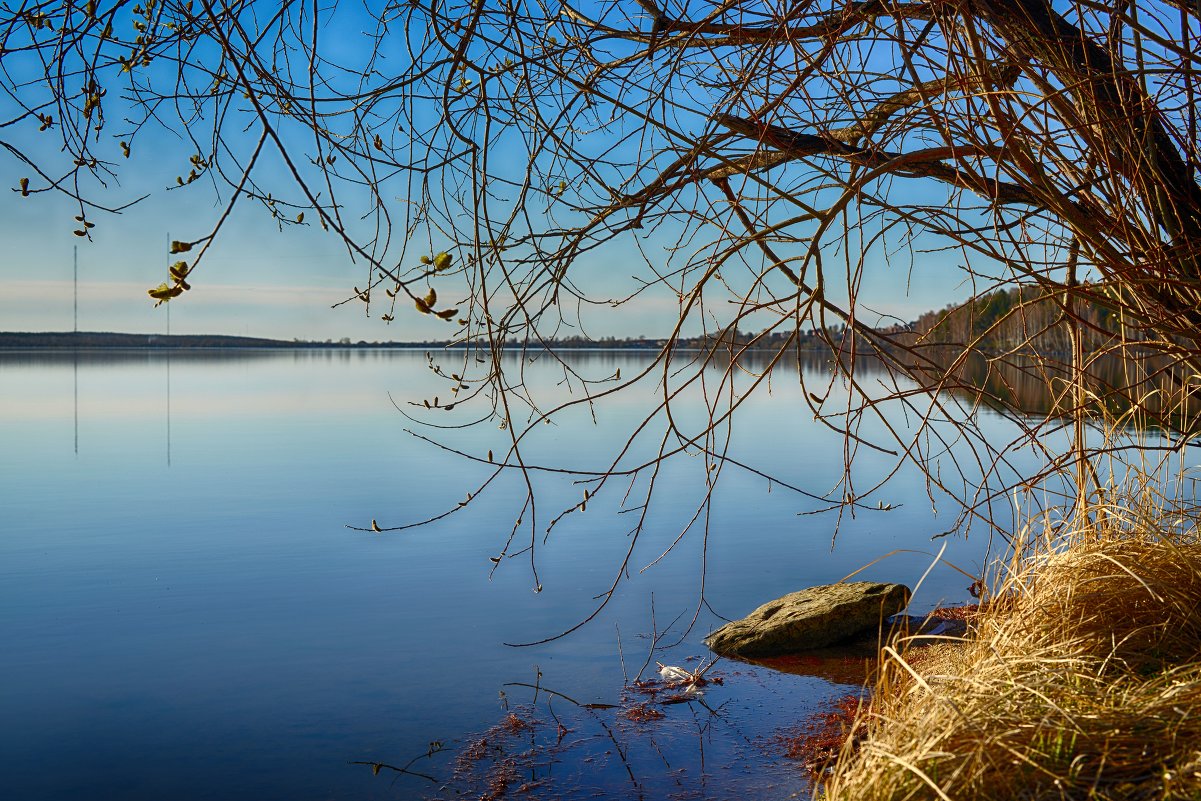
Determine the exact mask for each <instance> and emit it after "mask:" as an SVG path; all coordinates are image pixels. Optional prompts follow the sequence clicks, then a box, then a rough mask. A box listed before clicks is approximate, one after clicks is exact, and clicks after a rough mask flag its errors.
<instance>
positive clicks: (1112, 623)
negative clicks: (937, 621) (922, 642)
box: [823, 503, 1201, 801]
mask: <svg viewBox="0 0 1201 801" xmlns="http://www.w3.org/2000/svg"><path fill="white" fill-rule="evenodd" d="M1093 512H1094V513H1093V514H1092V515H1090V520H1089V521H1088V522H1087V523H1086V524H1085V525H1084V526H1082V527H1081V528H1079V529H1078V530H1076V531H1073V532H1071V533H1069V534H1067V535H1064V536H1063V537H1061V538H1059V539H1057V540H1052V539H1051V538H1050V537H1049V536H1044V537H1042V538H1041V539H1040V542H1039V544H1038V545H1037V546H1032V547H1030V548H1028V549H1027V550H1026V551H1025V552H1024V553H1023V554H1022V555H1021V556H1020V557H1016V558H1015V559H1014V560H1013V561H1012V562H1011V564H1010V565H1008V566H1007V569H1006V571H1005V574H1004V575H1003V576H1002V577H1000V578H999V579H998V582H997V583H998V585H999V586H998V588H997V590H996V591H995V593H994V594H993V597H992V599H991V601H990V603H988V604H986V605H984V607H983V608H982V610H981V611H980V613H979V614H978V615H977V616H976V617H975V618H974V619H973V627H974V629H975V636H974V638H973V639H971V640H968V641H966V642H962V643H957V644H953V645H943V646H935V647H934V648H927V649H922V651H923V653H922V657H921V659H920V661H918V662H917V663H916V664H914V663H912V662H910V661H909V660H908V658H907V652H906V650H905V649H904V648H903V647H901V648H897V649H894V648H888V649H885V650H886V657H887V658H886V659H884V660H882V666H881V681H880V683H879V684H878V685H877V692H876V696H875V699H874V703H873V708H872V710H871V713H870V715H868V716H867V717H866V718H864V719H863V720H862V721H861V723H860V725H863V726H866V728H867V736H866V738H865V739H863V740H862V741H861V742H860V745H859V749H858V751H856V752H854V753H852V752H851V751H850V750H849V749H847V750H845V751H844V753H843V754H842V756H841V758H840V760H839V762H838V764H837V765H836V766H835V769H834V771H833V773H832V775H831V776H830V777H829V778H828V780H827V782H826V784H825V786H824V788H823V790H824V793H825V796H826V798H827V799H829V801H841V800H843V799H855V800H856V801H867V800H868V799H897V800H898V801H899V800H900V799H934V798H937V799H944V801H952V800H953V801H960V800H961V799H964V800H967V799H990V800H995V799H1114V801H1116V800H1117V799H1122V801H1131V800H1137V799H1157V801H1167V800H1169V799H1192V800H1193V801H1196V799H1201V609H1199V607H1201V537H1199V536H1198V533H1197V528H1196V526H1195V525H1193V524H1194V523H1195V522H1196V521H1197V520H1198V519H1201V518H1198V516H1197V515H1196V514H1189V515H1187V516H1182V515H1181V514H1180V513H1179V512H1178V511H1176V512H1173V513H1170V514H1169V513H1167V512H1163V511H1158V510H1157V509H1156V508H1152V505H1151V504H1149V503H1143V504H1142V505H1138V504H1135V505H1129V504H1128V505H1126V506H1116V505H1115V506H1112V507H1106V508H1101V509H1095V510H1093Z"/></svg>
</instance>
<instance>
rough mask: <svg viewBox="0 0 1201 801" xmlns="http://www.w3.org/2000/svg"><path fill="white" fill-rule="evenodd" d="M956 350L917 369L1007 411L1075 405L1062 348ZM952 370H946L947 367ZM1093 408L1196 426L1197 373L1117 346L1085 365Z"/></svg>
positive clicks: (921, 377) (939, 385)
mask: <svg viewBox="0 0 1201 801" xmlns="http://www.w3.org/2000/svg"><path fill="white" fill-rule="evenodd" d="M956 355H957V354H956V353H955V352H952V351H942V352H939V353H937V355H936V356H935V358H934V361H935V362H936V363H939V364H940V366H941V367H942V370H941V371H940V370H934V369H925V370H922V369H915V370H914V371H913V375H914V377H915V378H916V379H917V380H918V381H919V382H920V383H922V384H923V385H924V386H926V387H928V388H931V389H938V390H942V391H949V392H952V393H954V394H956V395H958V396H960V397H965V398H968V399H969V400H971V401H973V402H979V403H982V404H984V405H986V406H988V407H989V408H992V409H996V410H999V411H1004V412H1014V411H1017V412H1019V413H1021V414H1024V415H1029V416H1032V417H1050V418H1064V417H1070V416H1072V415H1073V414H1074V412H1075V405H1074V403H1075V402H1074V400H1073V395H1072V379H1073V370H1072V366H1071V364H1070V362H1069V361H1068V360H1067V359H1068V357H1067V356H1064V357H1063V358H1062V360H1061V359H1057V358H1056V356H1055V355H1054V354H1045V353H1043V354H1038V355H1024V354H1001V355H986V354H983V353H979V352H973V353H969V354H966V355H964V356H963V357H962V358H961V359H959V360H958V363H956V358H955V357H956ZM944 371H945V372H944ZM1084 385H1085V390H1086V399H1087V400H1086V407H1085V413H1086V415H1087V416H1088V417H1091V418H1099V417H1101V416H1102V414H1104V415H1105V416H1107V417H1108V418H1110V419H1113V420H1116V421H1118V422H1120V423H1122V424H1125V425H1132V426H1137V427H1156V428H1165V429H1171V430H1175V431H1182V432H1190V431H1193V430H1195V428H1196V426H1197V424H1198V422H1201V421H1199V420H1198V415H1199V413H1201V400H1199V399H1198V398H1197V397H1196V394H1197V389H1198V386H1199V385H1198V382H1197V377H1196V376H1195V375H1193V374H1192V373H1191V372H1190V371H1188V370H1186V369H1184V368H1183V367H1182V365H1181V364H1180V363H1179V362H1178V361H1176V360H1173V359H1171V358H1170V357H1168V356H1165V355H1161V354H1152V353H1141V354H1137V355H1133V356H1132V357H1130V358H1124V357H1122V356H1120V355H1118V354H1115V353H1105V354H1097V355H1094V356H1092V357H1090V358H1089V359H1088V360H1087V362H1086V364H1085V367H1084Z"/></svg>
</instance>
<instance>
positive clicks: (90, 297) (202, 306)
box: [0, 5, 970, 341]
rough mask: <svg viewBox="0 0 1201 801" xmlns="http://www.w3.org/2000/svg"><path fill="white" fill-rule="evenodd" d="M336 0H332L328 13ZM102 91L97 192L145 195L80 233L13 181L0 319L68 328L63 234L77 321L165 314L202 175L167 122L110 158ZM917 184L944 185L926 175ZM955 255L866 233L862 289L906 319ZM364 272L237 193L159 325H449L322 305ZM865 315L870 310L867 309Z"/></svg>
mask: <svg viewBox="0 0 1201 801" xmlns="http://www.w3.org/2000/svg"><path fill="white" fill-rule="evenodd" d="M343 7H344V6H341V5H340V6H338V7H337V8H338V13H339V14H342V13H343V10H342V9H343ZM345 7H346V8H355V7H356V6H351V5H347V6H345ZM347 13H350V12H347ZM351 17H353V20H352V21H353V22H354V23H355V24H359V23H361V22H362V19H361V16H360V15H359V14H358V12H353V13H351ZM345 22H346V19H344V20H343V23H345ZM328 40H332V37H331V39H327V41H328ZM338 47H339V50H340V51H342V55H343V56H345V55H346V53H347V52H352V50H348V47H347V45H346V44H345V42H341V43H339V45H338ZM6 68H8V69H10V70H19V69H21V65H20V64H15V63H13V60H11V59H10V61H9V63H7V64H6ZM393 69H395V66H393ZM111 94H112V93H110V95H111ZM0 102H3V101H0ZM112 102H113V103H114V106H110V112H109V116H110V117H111V118H114V121H112V122H110V123H109V128H110V130H106V131H105V132H104V134H103V136H102V137H101V139H100V140H99V141H98V144H97V147H98V148H100V149H101V150H103V148H108V149H110V150H112V151H113V153H112V155H111V157H112V158H113V160H114V162H115V163H116V164H117V166H118V167H120V168H121V169H123V170H124V172H122V174H121V176H120V182H114V181H110V183H109V186H108V188H107V189H106V190H105V191H104V193H102V194H100V195H98V197H100V198H101V199H103V200H105V201H107V202H111V203H114V204H115V203H119V202H123V201H125V200H127V199H129V198H132V197H136V196H138V195H141V194H144V193H145V194H148V195H149V197H148V198H147V199H146V200H144V201H143V202H141V203H139V204H137V205H135V206H133V207H131V208H129V209H126V210H124V211H123V212H122V213H120V214H104V213H90V214H89V219H90V220H91V221H92V222H94V223H95V224H96V227H95V228H94V229H92V231H91V234H92V236H91V238H90V240H88V239H82V238H78V237H76V236H74V235H73V234H72V231H73V230H74V229H75V228H77V227H78V224H77V223H76V222H75V221H74V219H73V217H74V215H75V214H76V213H78V207H77V206H76V205H74V204H73V203H72V202H71V201H69V200H67V199H66V198H64V197H63V196H62V195H59V194H55V193H53V192H41V193H37V194H34V195H31V196H30V197H25V198H23V197H21V195H20V193H19V192H16V191H7V192H3V193H0V236H3V239H4V243H5V244H4V248H3V250H2V252H0V330H9V331H62V330H70V329H71V327H72V309H73V287H72V263H73V254H74V249H75V248H78V263H79V306H78V308H79V328H80V329H81V330H90V331H127V332H161V331H165V330H166V328H167V307H166V306H160V307H158V308H155V306H154V304H153V301H152V300H150V299H149V298H148V296H147V295H146V290H147V289H148V288H150V287H153V286H155V285H157V284H158V283H159V282H161V281H164V280H166V278H167V272H166V269H167V265H168V264H169V263H170V261H171V260H173V259H172V258H170V257H169V254H168V252H167V251H168V242H169V241H170V239H173V238H174V239H195V238H197V237H199V236H201V235H203V234H205V233H207V232H208V230H209V229H210V227H211V226H212V224H213V221H214V220H215V219H216V218H217V216H218V215H219V214H220V211H221V208H220V206H219V205H218V204H217V203H216V199H215V196H214V193H213V192H212V190H211V189H210V188H209V187H208V186H206V184H205V180H204V179H203V178H202V179H201V180H200V181H198V182H197V183H196V184H194V185H191V186H188V187H185V188H183V189H182V190H181V189H176V188H174V183H175V181H174V176H175V175H178V174H181V173H183V174H186V172H187V169H188V167H187V159H188V157H189V156H190V155H191V153H192V152H193V150H194V148H193V147H192V146H191V145H189V144H188V143H187V142H185V141H184V140H183V138H182V137H180V136H179V135H178V132H173V131H169V130H168V131H164V130H162V129H157V128H155V127H153V126H151V127H148V128H146V129H143V130H142V131H140V132H139V134H138V138H137V139H136V140H135V141H134V152H133V154H132V156H131V158H130V159H129V160H128V161H126V160H124V159H121V158H120V157H119V155H118V154H117V142H118V140H119V139H120V138H121V131H120V125H121V123H119V122H116V121H115V119H116V118H118V117H119V115H120V113H121V109H120V107H119V106H116V105H115V100H114V101H112ZM4 111H5V112H6V113H3V114H0V116H2V117H4V118H6V119H7V118H8V117H9V116H10V115H11V113H12V112H13V111H15V109H4ZM227 130H228V129H227ZM4 139H5V141H6V142H14V143H16V144H17V145H18V146H20V147H22V148H24V149H26V150H27V151H29V152H31V153H38V154H39V156H41V157H46V158H50V159H53V158H55V157H56V156H57V153H53V152H51V150H50V149H49V148H51V147H52V146H56V145H55V138H54V137H47V136H46V135H44V134H39V133H38V132H36V123H32V122H26V123H21V124H19V125H18V126H14V127H11V128H9V129H8V130H7V131H6V132H5V133H4ZM247 139H248V140H250V135H249V134H248V135H247ZM251 143H252V141H249V142H243V143H242V145H243V146H247V145H248V144H251ZM266 166H267V171H268V172H272V171H273V172H274V173H275V174H276V176H277V177H279V178H280V179H281V180H280V184H281V185H286V184H288V183H290V179H288V178H286V177H284V176H283V173H282V171H280V170H279V168H278V165H275V166H272V165H270V164H268V165H266ZM0 171H2V172H3V175H4V180H5V181H6V182H7V183H6V186H7V187H8V188H15V187H16V186H17V183H18V180H19V179H20V178H21V177H24V176H26V175H28V174H29V170H28V168H27V167H25V166H24V165H22V164H21V163H20V162H19V161H18V160H17V159H15V158H13V157H12V155H11V154H10V153H8V152H3V153H2V154H0ZM35 184H36V181H35ZM400 185H402V186H403V184H400ZM389 186H390V187H395V186H396V184H391V185H389ZM169 187H170V189H169ZM359 191H361V192H363V193H364V194H365V192H366V190H362V189H361V190H359ZM929 191H931V192H933V193H934V195H935V196H937V195H939V194H940V193H941V194H945V189H943V188H940V187H931V188H930V190H929ZM393 194H394V195H395V193H393ZM384 195H385V197H387V195H388V192H387V190H385V192H384ZM344 197H346V195H345V190H344ZM350 199H351V200H352V201H354V200H355V198H350ZM360 199H361V198H360ZM405 200H406V199H405V198H404V197H400V196H394V197H393V199H392V203H393V206H392V211H393V213H396V214H400V213H402V211H401V210H402V208H403V207H404V205H405ZM312 216H313V215H310V217H312ZM310 222H312V219H310ZM536 222H537V221H536V220H535V223H536ZM640 244H641V247H642V252H643V253H645V254H646V255H647V257H648V258H650V259H651V260H652V261H653V260H655V259H656V258H657V257H658V255H662V256H663V257H664V259H665V258H666V250H665V249H666V248H667V247H670V246H671V245H673V244H675V242H674V241H673V240H672V239H671V238H670V237H668V236H663V237H660V238H656V237H655V236H651V237H649V238H647V239H644V240H643V241H642V242H641V243H640ZM425 250H426V248H416V249H415V252H417V253H422V252H425ZM414 258H415V257H414ZM957 258H958V257H957V256H956V255H955V254H935V255H922V254H919V255H918V256H917V257H916V258H915V260H914V268H915V269H914V270H913V272H912V273H910V272H909V264H910V262H909V258H908V256H907V254H904V253H902V254H901V255H900V256H898V257H895V258H893V259H889V258H888V257H887V256H886V255H885V254H884V253H883V250H882V249H881V248H879V247H877V249H876V250H875V251H873V252H872V253H870V254H868V256H867V258H866V264H867V272H866V274H865V277H864V282H863V291H862V302H863V303H864V304H865V305H866V306H867V307H868V308H870V309H872V310H874V311H876V312H880V313H883V314H886V315H894V316H895V317H898V318H901V319H912V318H913V317H915V316H916V315H917V314H919V313H920V312H922V311H925V310H927V309H930V308H937V307H941V306H943V305H946V304H947V303H949V302H952V301H955V300H959V299H962V298H964V297H966V296H967V295H968V294H969V289H970V288H969V287H967V286H965V285H962V283H961V282H962V274H961V273H959V272H958V270H957V269H956V268H955V262H956V259H957ZM640 260H641V257H640V256H639V254H638V249H637V247H636V246H635V243H634V241H633V240H632V239H629V238H627V239H625V240H623V241H620V242H617V243H614V244H613V246H611V247H608V248H605V249H601V250H597V251H594V252H592V253H589V254H587V255H586V256H585V257H583V259H582V260H581V261H580V263H579V264H578V265H577V266H576V267H575V268H573V269H575V272H574V273H573V275H575V276H576V277H577V279H578V280H580V281H581V282H582V283H583V284H584V285H586V286H587V287H588V288H589V289H591V290H593V291H596V292H598V293H612V294H614V295H620V294H623V293H624V292H626V291H628V289H629V288H630V287H632V286H633V282H632V281H631V280H630V275H631V274H632V273H634V272H639V273H640V274H645V267H642V268H641V269H640V268H639V267H638V263H639V261H640ZM834 263H835V264H839V263H841V259H838V260H835V262H834ZM832 269H833V270H835V271H836V270H837V267H834V268H832ZM366 279H367V270H366V266H365V264H364V263H363V262H362V261H361V260H360V261H358V262H357V263H356V262H355V261H354V260H352V259H351V258H350V256H349V255H348V253H347V251H346V249H345V247H344V246H343V245H341V244H340V242H339V241H338V240H337V238H336V237H334V236H333V235H330V234H326V233H324V232H322V231H321V229H320V228H319V227H317V226H315V225H308V226H304V227H297V226H289V227H287V228H286V229H285V230H284V231H283V232H281V231H280V230H279V229H278V227H277V225H276V224H275V222H274V221H273V220H272V219H271V218H270V216H269V215H268V213H267V212H266V211H265V210H264V209H263V207H262V206H261V205H258V204H254V203H248V202H246V201H242V202H241V204H240V205H239V206H238V208H237V209H236V210H235V212H234V215H233V216H232V218H231V220H230V222H229V223H228V225H227V226H226V228H225V229H224V230H223V231H222V234H221V237H220V239H219V242H218V244H217V245H216V246H215V247H214V249H213V250H212V251H211V252H210V253H209V254H208V255H206V257H205V260H204V262H203V264H202V266H201V268H200V269H199V270H198V271H197V272H196V274H195V275H194V276H193V279H192V281H191V282H192V284H193V286H194V289H193V290H192V291H190V292H188V293H186V294H185V295H184V296H182V297H180V298H178V299H176V300H175V301H173V302H172V303H171V304H170V307H171V309H170V314H171V320H170V325H171V330H172V332H174V333H222V334H241V335H249V336H264V337H273V338H279V339H292V338H300V339H315V340H325V339H334V340H337V339H341V338H343V337H349V338H350V339H351V340H354V341H358V340H368V341H373V340H391V339H395V340H412V339H427V338H445V337H448V336H450V335H451V334H452V333H453V331H454V326H451V325H448V324H446V323H443V322H442V321H439V320H437V319H434V318H432V317H430V316H427V315H420V314H417V313H415V312H414V311H413V310H411V309H410V307H409V306H410V305H409V304H408V303H405V304H403V305H402V306H401V307H400V308H399V309H398V312H397V314H396V321H395V322H393V323H391V324H386V323H385V322H384V321H382V320H381V319H380V315H382V314H383V313H384V312H385V311H386V309H384V308H382V307H373V309H372V314H371V316H370V317H368V316H367V315H365V314H364V307H363V305H362V304H361V303H359V302H352V303H348V304H345V305H342V306H339V307H337V308H331V307H332V306H333V305H334V304H337V303H339V302H340V301H343V300H345V299H346V298H348V297H350V296H352V295H353V287H355V286H365V285H366V284H365V282H366ZM844 293H845V290H844ZM830 294H831V296H832V297H834V298H836V299H837V297H838V290H837V289H831V290H830ZM673 298H674V296H670V293H663V294H659V295H655V294H653V293H651V294H648V295H647V296H645V297H642V298H639V299H636V300H634V301H633V302H631V304H630V305H629V306H628V307H626V308H622V309H611V308H607V307H602V308H598V309H594V310H591V311H589V312H587V317H586V322H587V323H588V328H589V331H590V333H591V334H593V335H594V336H609V335H612V336H618V337H623V336H635V335H643V334H645V335H650V336H655V335H659V334H661V333H663V331H664V329H665V326H666V323H667V321H669V320H670V319H671V316H672V313H673V311H674V305H673V304H674V299H673ZM447 300H449V301H451V302H454V301H456V300H458V299H457V298H447ZM867 322H869V323H871V322H875V320H874V319H872V317H871V315H868V318H867ZM689 333H694V332H689Z"/></svg>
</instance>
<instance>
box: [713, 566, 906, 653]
mask: <svg viewBox="0 0 1201 801" xmlns="http://www.w3.org/2000/svg"><path fill="white" fill-rule="evenodd" d="M907 603H909V588H908V587H906V586H904V585H903V584H881V583H878V582H872V581H856V582H852V583H849V584H824V585H822V586H820V587H810V588H809V589H807V590H801V591H800V592H793V593H789V594H788V595H785V596H784V597H783V598H777V599H776V600H774V601H771V602H770V603H766V604H764V605H763V606H761V607H759V608H758V609H756V610H755V611H754V612H751V613H750V614H749V615H747V616H746V617H744V618H743V619H742V620H735V621H733V622H732V623H727V624H726V625H724V626H722V627H721V628H719V629H718V630H717V631H715V632H713V633H712V634H710V635H709V637H708V639H706V640H705V643H706V644H707V645H708V646H709V648H711V649H712V650H713V652H714V653H718V654H721V655H722V656H741V657H748V658H756V657H765V656H779V655H781V654H794V653H798V652H800V651H807V650H810V649H813V648H821V647H823V646H826V645H831V644H833V643H837V642H840V641H842V640H846V639H849V638H851V637H854V636H855V635H856V634H862V633H863V632H865V631H868V630H874V629H876V628H878V627H879V626H880V625H882V623H883V622H884V621H885V620H886V618H888V617H889V616H890V615H895V614H896V613H898V612H900V611H901V610H902V609H904V608H905V605H906V604H907Z"/></svg>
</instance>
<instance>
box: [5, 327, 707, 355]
mask: <svg viewBox="0 0 1201 801" xmlns="http://www.w3.org/2000/svg"><path fill="white" fill-rule="evenodd" d="M473 344H474V345H477V346H480V347H483V346H484V344H485V343H483V342H475V343H469V342H448V341H445V340H441V341H415V342H397V341H386V342H378V341H377V342H367V341H366V340H359V341H358V342H351V341H350V340H349V339H346V338H343V339H341V340H338V341H333V340H326V341H315V340H299V339H294V340H284V339H267V338H264V337H241V336H230V335H223V334H119V333H112V332H105V331H80V332H78V333H76V332H71V331H49V332H0V350H10V351H12V350H18V351H19V350H48V351H69V350H122V349H127V350H318V349H321V350H324V349H338V350H367V349H372V350H378V349H388V350H421V349H431V348H439V349H441V348H464V347H468V346H470V345H473ZM664 344H665V342H664V340H661V339H624V340H603V341H586V340H580V341H578V342H574V341H560V342H555V346H556V347H558V348H564V349H580V350H583V349H587V350H658V349H659V348H661V347H662V346H663V345H664ZM681 349H684V350H686V349H688V345H687V344H683V347H682V348H681Z"/></svg>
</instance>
